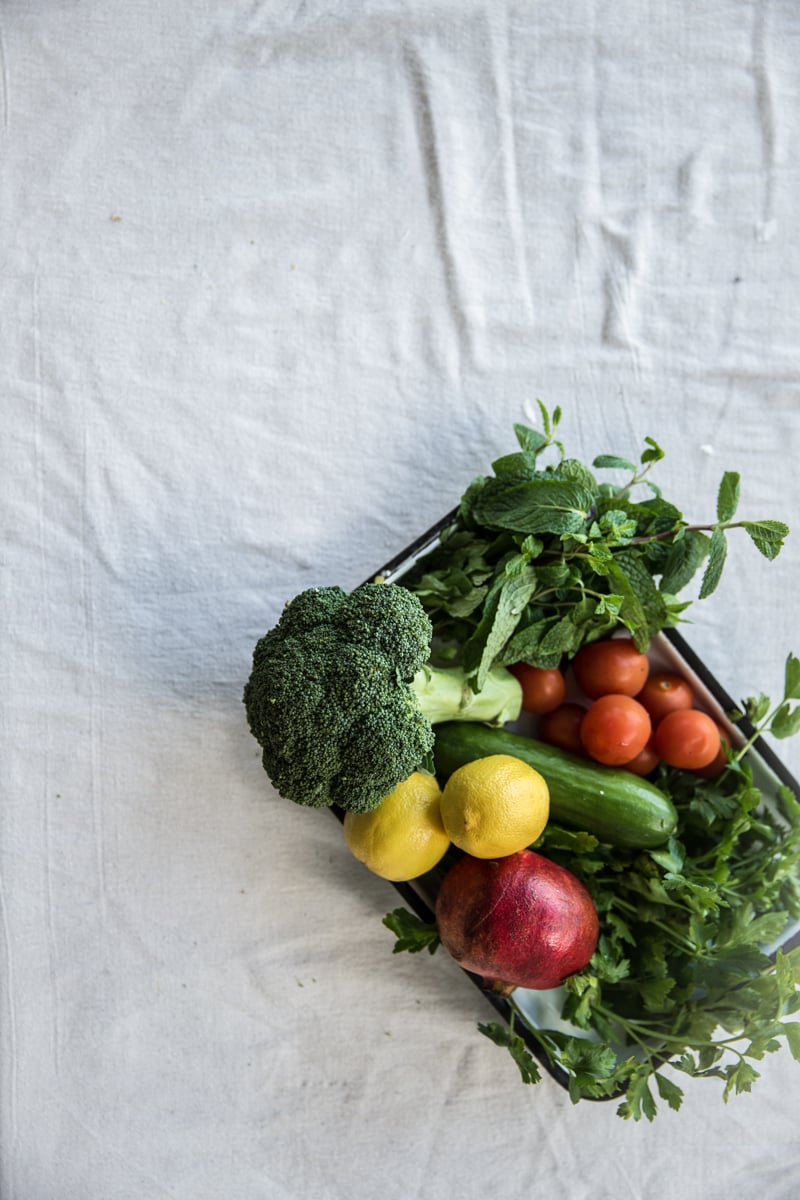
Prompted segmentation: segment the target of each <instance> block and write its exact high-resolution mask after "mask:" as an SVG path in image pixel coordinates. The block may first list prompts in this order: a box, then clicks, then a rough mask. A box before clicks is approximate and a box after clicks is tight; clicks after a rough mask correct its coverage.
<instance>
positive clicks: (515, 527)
mask: <svg viewBox="0 0 800 1200" xmlns="http://www.w3.org/2000/svg"><path fill="white" fill-rule="evenodd" d="M592 503H593V496H592V495H591V493H590V492H588V491H587V490H586V489H585V487H583V486H582V485H581V484H577V483H572V482H570V481H567V480H561V479H556V478H544V479H532V480H528V481H526V482H524V483H517V484H511V485H509V484H504V483H503V481H501V480H490V481H489V484H488V485H487V486H486V487H485V488H484V489H483V491H482V493H481V495H480V496H479V497H478V499H477V501H476V503H475V509H474V514H475V517H476V519H477V520H478V521H480V522H481V523H482V524H484V525H487V526H488V527H489V528H490V529H507V530H510V531H512V532H514V533H523V534H526V533H559V534H560V533H574V532H579V531H581V530H582V529H583V528H584V526H585V524H586V518H587V516H588V513H589V510H590V508H591V507H592Z"/></svg>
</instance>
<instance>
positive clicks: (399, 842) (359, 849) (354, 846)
mask: <svg viewBox="0 0 800 1200" xmlns="http://www.w3.org/2000/svg"><path fill="white" fill-rule="evenodd" d="M441 796H442V793H441V789H440V788H439V784H438V783H437V782H436V779H435V778H434V776H433V775H425V774H424V773H423V772H422V771H415V772H414V773H413V775H409V777H408V779H404V780H403V782H402V783H399V784H398V785H397V787H396V788H395V789H394V791H393V792H390V794H389V795H388V796H386V797H385V799H383V800H381V802H380V804H379V805H378V807H377V808H374V809H373V810H372V812H367V813H353V812H348V813H345V818H344V839H345V842H346V843H347V845H348V847H349V848H350V850H351V851H352V853H353V854H354V855H355V857H356V858H357V859H358V860H359V862H362V863H363V864H364V866H365V867H368V868H369V870H370V871H372V872H373V873H374V874H375V875H380V876H381V878H382V879H390V880H392V881H393V882H394V883H399V882H401V881H403V880H407V879H416V878H417V877H418V876H419V875H424V874H425V872H426V871H431V870H433V868H434V867H435V866H436V864H437V863H438V862H439V859H440V858H442V857H443V856H444V853H445V851H446V850H447V848H448V847H449V845H450V839H449V838H448V836H447V834H446V833H445V831H444V826H443V825H442V817H441V812H440V802H441Z"/></svg>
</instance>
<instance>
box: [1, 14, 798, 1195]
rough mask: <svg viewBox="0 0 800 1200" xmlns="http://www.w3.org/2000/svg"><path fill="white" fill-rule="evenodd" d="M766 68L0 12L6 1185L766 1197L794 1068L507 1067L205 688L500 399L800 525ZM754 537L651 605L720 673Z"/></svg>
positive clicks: (435, 480) (761, 668) (771, 63)
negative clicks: (693, 1072)
mask: <svg viewBox="0 0 800 1200" xmlns="http://www.w3.org/2000/svg"><path fill="white" fill-rule="evenodd" d="M799 56H800V9H799V8H798V6H797V4H796V3H795V0H754V2H746V0H702V2H700V3H695V2H692V0H672V2H668V0H653V2H652V3H648V4H641V3H640V2H639V0H614V2H613V3H612V2H610V0H574V2H569V3H565V4H562V5H554V4H544V3H536V2H533V0H530V2H528V3H521V2H520V3H513V2H510V0H509V2H505V0H484V2H482V3H478V2H477V0H438V2H435V3H431V2H427V3H423V2H422V0H405V2H403V0H364V2H363V3H359V2H353V3H345V2H343V0H339V2H331V3H321V2H318V0H308V2H301V3H298V2H296V0H291V2H290V0H225V2H223V0H192V2H191V3H189V2H188V0H172V2H171V3H169V4H165V3H163V2H162V0H133V2H132V3H129V4H126V5H109V4H106V3H102V2H101V0H82V2H78V0H3V3H2V5H0V163H1V166H0V229H1V230H2V242H1V243H0V253H1V254H2V285H1V287H0V293H1V295H2V309H1V310H0V320H1V321H2V351H3V352H2V360H1V366H0V369H2V377H3V384H2V392H1V393H0V396H1V397H2V399H1V400H0V404H2V417H3V421H2V432H3V436H2V439H0V456H2V458H1V460H0V500H1V501H2V519H3V538H2V546H1V547H0V554H1V555H2V558H1V559H0V563H1V571H0V583H1V586H2V601H3V602H2V619H3V630H4V635H3V638H2V657H1V658H0V663H1V664H2V680H3V687H2V704H0V736H1V737H2V758H1V759H0V761H1V762H2V805H1V806H0V1196H2V1200H161V1198H162V1197H171V1198H173V1200H220V1198H222V1197H225V1198H226V1200H262V1198H264V1200H267V1198H268V1200H289V1198H291V1200H295V1198H296V1200H304V1198H305V1197H309V1196H314V1197H316V1198H317V1200H340V1198H342V1200H344V1198H348V1200H374V1197H375V1196H376V1195H380V1196H382V1197H384V1200H394V1198H397V1200H414V1198H420V1200H438V1198H440V1197H441V1198H443V1200H449V1198H450V1197H452V1196H456V1195H464V1196H469V1197H471V1196H478V1195H483V1194H486V1193H487V1192H494V1191H496V1190H497V1191H502V1193H503V1194H504V1195H505V1196H506V1197H508V1198H509V1200H510V1198H516V1197H520V1198H521V1197H529V1196H549V1195H552V1194H560V1195H566V1196H569V1198H570V1200H583V1198H584V1197H586V1198H589V1197H592V1198H593V1200H595V1198H605V1197H614V1198H615V1200H616V1198H618V1197H619V1198H622V1197H637V1198H638V1197H647V1198H648V1200H671V1198H672V1197H676V1196H681V1197H683V1198H684V1200H695V1198H697V1200H700V1198H702V1200H718V1198H719V1200H721V1198H722V1197H728V1196H730V1195H735V1196H737V1197H742V1198H743V1200H744V1198H747V1197H753V1196H764V1197H769V1198H770V1200H786V1198H788V1197H789V1196H794V1195H795V1194H796V1192H797V1188H798V1185H800V1142H798V1138H797V1111H798V1100H800V1070H799V1069H798V1066H797V1064H796V1063H794V1062H793V1060H792V1059H791V1056H790V1055H789V1053H788V1051H787V1050H783V1051H781V1053H780V1054H779V1055H777V1056H770V1057H769V1058H768V1059H767V1060H765V1061H764V1062H763V1063H762V1064H760V1065H759V1069H760V1070H761V1071H762V1078H761V1080H760V1081H759V1082H758V1083H757V1085H756V1086H755V1088H754V1090H753V1092H752V1093H751V1094H750V1095H744V1096H740V1097H737V1098H735V1099H733V1100H731V1102H730V1103H729V1104H728V1105H724V1104H723V1103H722V1099H721V1094H720V1085H719V1083H718V1081H716V1082H715V1081H709V1082H707V1083H706V1082H697V1083H692V1082H691V1081H687V1086H686V1100H685V1103H684V1107H683V1109H682V1110H681V1111H680V1112H679V1113H675V1112H670V1111H669V1110H666V1109H664V1111H662V1112H660V1113H659V1116H658V1117H657V1119H656V1121H655V1122H654V1123H653V1124H652V1125H648V1124H647V1123H645V1122H642V1123H641V1124H639V1125H633V1124H631V1123H626V1122H623V1121H621V1120H619V1119H618V1118H617V1117H616V1116H615V1112H614V1110H615V1105H614V1104H592V1103H582V1104H579V1105H578V1106H573V1105H572V1104H571V1103H570V1101H569V1099H568V1097H567V1095H566V1093H565V1092H564V1091H562V1090H561V1089H560V1088H559V1087H558V1086H557V1085H556V1084H555V1083H554V1082H552V1081H551V1080H550V1079H549V1078H546V1079H545V1080H544V1081H543V1082H542V1083H541V1084H539V1085H537V1086H536V1087H533V1088H526V1087H524V1086H523V1085H522V1084H521V1083H520V1082H519V1080H518V1076H517V1073H516V1068H515V1067H514V1065H513V1063H512V1062H511V1060H510V1058H509V1057H508V1056H507V1055H505V1054H504V1053H502V1052H501V1051H499V1050H498V1049H497V1048H496V1047H494V1046H492V1045H491V1044H490V1043H489V1042H488V1041H487V1040H486V1039H485V1038H482V1037H481V1036H480V1035H479V1034H478V1033H477V1032H476V1028H475V1027H476V1023H477V1022H478V1021H480V1020H484V1019H487V1017H490V1016H491V1010H490V1008H489V1006H488V1005H487V1003H486V1001H485V999H484V998H483V997H482V996H481V995H480V994H479V993H478V991H477V990H476V989H475V988H473V987H472V985H471V984H470V983H469V981H468V980H466V979H465V978H464V977H463V976H462V975H461V974H460V972H459V971H458V969H457V968H456V967H455V966H454V964H452V963H451V962H450V961H449V960H447V959H446V958H445V956H444V955H443V954H439V955H437V956H435V957H434V958H430V957H429V956H427V955H422V956H415V957H411V956H405V955H401V956H393V955H392V953H391V947H392V937H391V935H390V934H389V933H388V931H387V930H386V929H385V928H384V927H383V926H382V924H381V918H382V916H383V915H384V913H385V912H386V911H387V910H388V909H389V908H392V907H394V906H395V905H396V903H397V896H396V894H395V892H394V890H393V889H392V888H391V886H390V885H389V884H385V883H383V882H382V881H381V880H379V879H377V878H374V877H372V876H370V875H369V874H368V873H367V872H366V871H364V869H363V868H361V867H360V865H359V864H358V863H356V862H355V861H354V860H353V859H352V858H351V857H350V856H349V854H348V852H347V851H346V849H345V848H344V846H343V843H342V840H341V831H340V828H339V826H338V824H337V823H336V822H335V821H334V820H333V819H332V818H331V817H330V816H329V815H328V814H326V813H310V812H308V811H306V810H302V809H299V808H297V807H296V806H294V805H292V804H290V803H288V802H285V801H282V800H280V799H278V798H277V797H276V796H275V794H274V792H273V791H272V790H271V788H270V786H269V783H268V781H267V779H266V776H265V775H264V773H263V771H262V770H261V766H260V763H259V752H258V747H257V745H256V744H255V742H254V741H253V739H252V738H251V736H250V734H249V732H248V730H247V728H246V723H245V719H244V711H243V707H242V704H241V692H242V686H243V682H244V680H245V678H246V676H247V674H248V671H249V663H250V655H251V652H252V647H253V644H254V642H255V640H256V638H257V637H258V636H260V634H261V633H263V632H264V631H265V630H266V629H267V628H268V627H269V626H270V625H271V624H273V623H274V621H275V620H276V618H277V615H278V613H279V612H280V609H281V607H282V605H283V603H284V602H285V600H286V599H288V598H289V597H290V596H291V595H293V594H294V593H295V592H297V591H299V590H301V589H302V588H304V587H307V586H310V585H312V584H323V583H339V584H342V585H343V586H345V587H350V586H353V585H355V584H356V583H358V582H360V581H361V580H362V579H363V578H364V577H365V576H366V575H368V574H369V573H370V572H371V571H373V570H374V569H376V568H377V567H379V566H380V565H381V564H382V563H383V562H384V561H385V560H386V559H388V558H389V557H391V556H392V555H394V554H395V553H396V552H398V551H399V550H400V549H402V547H403V546H404V545H405V544H406V543H407V542H408V541H410V540H411V539H412V538H413V537H415V536H416V535H417V534H418V533H420V532H421V531H422V530H424V529H425V528H427V527H428V526H429V525H430V524H431V523H432V522H433V521H434V520H436V519H437V518H438V517H439V516H440V515H442V514H443V513H444V512H445V511H447V510H448V509H449V508H450V507H451V506H452V505H453V504H454V503H455V502H456V501H457V499H458V497H459V496H460V494H461V492H462V491H463V489H464V488H465V486H466V485H467V484H468V483H469V481H470V480H471V479H472V477H473V476H474V475H476V474H479V473H481V472H483V471H484V470H486V469H487V468H488V464H489V463H490V462H491V460H492V459H493V458H495V457H496V456H497V455H498V454H501V453H503V452H505V451H508V450H511V449H513V448H514V439H513V433H512V425H513V423H514V422H515V421H518V420H522V421H531V422H532V421H535V420H536V408H535V399H536V397H541V398H542V399H543V401H544V402H545V403H546V404H547V405H548V406H549V407H551V408H552V407H553V406H554V405H556V404H558V405H561V406H562V408H563V412H564V418H563V423H562V435H563V439H564V441H565V442H566V443H567V446H568V449H569V451H570V453H572V454H574V455H576V456H577V457H581V458H584V459H591V458H592V457H594V456H595V455H596V454H598V453H601V452H616V453H618V454H622V455H626V456H628V457H630V456H638V454H639V452H640V451H641V449H642V447H643V439H644V438H645V437H646V436H648V435H649V436H652V437H654V438H655V439H656V440H657V441H658V442H660V443H661V445H662V446H663V447H664V449H665V451H666V458H665V460H664V462H663V463H662V464H660V465H659V467H658V468H657V473H656V475H655V478H656V479H657V481H658V482H659V483H660V484H661V486H662V487H663V489H664V491H665V493H666V494H667V495H668V496H669V497H670V498H671V499H673V500H674V501H675V502H676V503H677V504H679V506H680V507H681V508H682V510H683V511H684V512H685V513H686V514H687V515H689V516H690V517H691V518H692V519H696V520H698V521H704V520H705V521H707V520H709V519H713V516H714V506H715V501H716V489H717V484H718V482H719V479H720V477H721V474H722V472H723V470H726V469H729V470H738V471H740V472H741V475H742V501H741V514H742V516H749V517H774V518H778V519H783V520H786V521H787V522H788V523H789V524H790V525H791V524H800V522H798V521H797V514H798V509H799V507H800V505H799V504H798V501H799V500H800V472H798V469H797V463H798V458H799V457H800V409H799V407H798V406H799V405H800V339H798V332H799V331H798V312H800V238H798V209H799V208H800V145H799V144H798V137H797V131H798V129H800V70H799V68H798V61H799ZM794 538H800V530H798V531H796V532H795V534H794ZM794 538H790V539H789V541H788V543H787V546H786V549H785V550H784V552H783V554H782V555H781V556H780V558H778V559H777V560H776V561H775V562H774V563H772V564H767V563H766V562H765V561H764V560H763V559H761V558H760V557H759V555H758V554H757V553H756V551H755V550H754V548H753V547H752V546H750V545H749V543H748V540H747V538H746V536H745V535H744V534H742V535H741V536H740V537H739V538H737V537H735V536H734V535H731V550H730V555H729V562H728V564H727V567H726V572H725V575H724V578H723V583H722V585H721V587H720V589H719V591H718V593H717V594H716V595H715V596H714V597H713V598H711V599H710V600H708V601H707V602H706V603H705V604H698V605H697V607H696V609H695V610H694V612H693V624H692V625H691V626H689V627H687V629H686V631H685V632H686V636H687V637H688V639H689V641H690V642H691V644H692V646H693V647H694V649H695V650H696V651H697V652H698V653H699V654H700V656H701V657H702V658H703V659H704V660H705V661H706V663H707V664H708V666H709V667H710V668H711V669H712V670H713V671H714V673H715V674H716V675H717V676H718V678H719V679H720V680H721V681H722V682H723V684H724V685H725V686H726V688H727V689H728V690H729V691H730V692H731V694H732V695H733V696H734V697H736V698H739V697H742V696H744V695H749V694H751V693H753V692H756V691H759V690H764V691H767V692H769V693H771V694H773V695H774V694H776V693H777V692H778V691H779V689H780V686H781V682H782V672H783V663H784V659H785V656H786V654H787V653H788V652H789V651H790V650H794V651H800V638H798V636H797V633H798V631H797V619H796V612H797V595H798V591H799V590H800V540H794ZM778 750H779V753H780V754H781V755H782V756H783V757H784V759H785V761H786V762H787V764H788V765H789V766H790V767H791V769H792V770H794V771H795V772H797V771H798V770H799V769H800V753H799V752H798V747H797V746H794V745H792V744H791V743H786V744H782V745H781V746H779V747H778ZM662 1107H663V1106H662Z"/></svg>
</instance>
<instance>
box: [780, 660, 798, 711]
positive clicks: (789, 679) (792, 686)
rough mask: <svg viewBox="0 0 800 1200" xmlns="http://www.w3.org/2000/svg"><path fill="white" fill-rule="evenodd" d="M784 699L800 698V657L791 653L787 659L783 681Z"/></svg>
mask: <svg viewBox="0 0 800 1200" xmlns="http://www.w3.org/2000/svg"><path fill="white" fill-rule="evenodd" d="M783 698H784V700H800V658H797V657H796V656H795V655H794V654H790V655H789V656H788V658H787V659H786V669H785V673H784V683H783Z"/></svg>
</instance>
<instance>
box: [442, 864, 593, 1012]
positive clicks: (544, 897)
mask: <svg viewBox="0 0 800 1200" xmlns="http://www.w3.org/2000/svg"><path fill="white" fill-rule="evenodd" d="M436 921H437V924H438V927H439V936H440V938H441V941H442V945H443V946H444V948H445V950H446V951H447V952H448V954H450V955H451V957H452V958H454V959H455V960H456V962H457V963H459V965H460V966H462V967H464V968H465V969H466V970H467V971H471V972H473V974H476V975H480V976H481V977H482V978H483V985H484V987H485V988H487V989H488V990H491V991H494V992H500V993H502V994H504V995H508V994H509V993H510V992H512V991H513V990H514V988H515V987H522V988H535V989H542V988H553V987H558V985H559V984H560V983H561V982H562V981H563V980H564V979H566V977H567V976H568V975H572V974H573V973H574V972H575V971H580V970H581V969H582V968H583V967H585V966H586V964H587V963H588V961H589V959H590V958H591V957H592V955H593V954H594V951H595V948H596V947H597V939H598V935H599V923H598V920H597V911H596V909H595V907H594V904H593V902H592V898H591V896H590V895H589V893H588V891H587V890H586V888H585V887H584V886H583V884H582V883H581V881H580V880H579V879H577V878H576V877H575V876H574V875H573V874H572V873H571V872H570V871H567V870H566V869H565V868H564V867H560V866H558V865H557V864H556V863H554V862H551V861H550V859H548V858H543V857H542V855H540V854H535V853H534V852H533V851H532V850H521V851H520V852H519V853H518V854H510V855H508V857H506V858H495V859H486V858H472V857H471V856H470V855H465V856H464V857H463V858H461V859H459V861H458V862H457V863H456V864H455V865H454V866H452V867H451V868H450V870H449V871H448V872H447V874H446V875H445V877H444V880H443V881H442V885H441V888H440V889H439V895H438V897H437V900H436Z"/></svg>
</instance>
